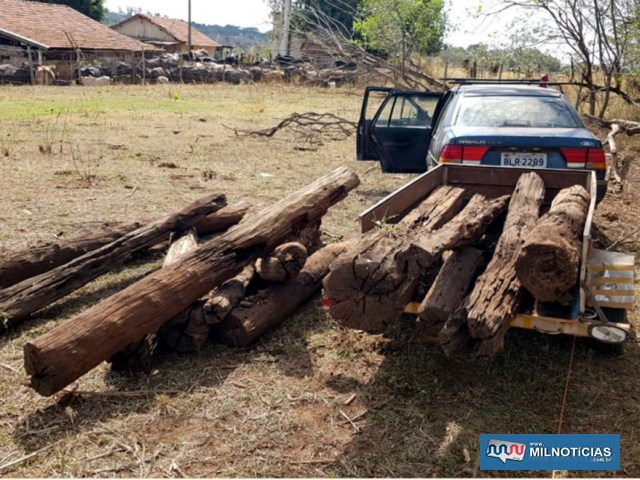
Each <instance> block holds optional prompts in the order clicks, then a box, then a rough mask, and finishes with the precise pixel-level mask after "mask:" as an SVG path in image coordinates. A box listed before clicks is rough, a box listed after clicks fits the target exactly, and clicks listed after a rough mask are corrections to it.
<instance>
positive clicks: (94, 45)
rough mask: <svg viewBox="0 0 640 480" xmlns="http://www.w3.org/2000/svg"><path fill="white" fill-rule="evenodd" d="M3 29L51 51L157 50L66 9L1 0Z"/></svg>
mask: <svg viewBox="0 0 640 480" xmlns="http://www.w3.org/2000/svg"><path fill="white" fill-rule="evenodd" d="M0 29H1V30H5V31H7V33H8V34H11V33H13V34H15V35H17V36H19V37H23V38H25V39H27V40H32V41H34V42H36V43H38V44H40V45H44V46H47V47H49V48H56V49H57V48H65V49H66V48H74V46H73V45H72V43H71V41H70V40H69V38H68V36H67V33H68V34H69V35H70V36H71V38H72V39H73V41H74V42H75V43H76V44H77V46H78V47H79V48H80V49H86V50H120V51H121V50H126V51H136V52H139V51H140V50H143V49H144V50H158V49H157V48H156V47H154V46H152V45H148V44H146V43H142V42H139V41H137V40H134V39H133V38H130V37H127V36H126V35H122V34H120V33H118V32H116V31H114V30H112V29H111V28H109V27H107V26H106V25H103V24H101V23H99V22H96V21H95V20H93V19H91V18H89V17H87V16H85V15H83V14H82V13H80V12H78V11H76V10H74V9H72V8H71V7H68V6H66V5H59V4H49V3H40V2H29V1H25V0H0Z"/></svg>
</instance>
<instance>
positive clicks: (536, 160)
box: [500, 152, 547, 168]
mask: <svg viewBox="0 0 640 480" xmlns="http://www.w3.org/2000/svg"><path fill="white" fill-rule="evenodd" d="M500 165H502V166H503V167H520V168H547V154H546V153H538V152H535V153H534V152H502V155H501V158H500Z"/></svg>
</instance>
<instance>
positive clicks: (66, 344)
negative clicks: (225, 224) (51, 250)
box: [24, 168, 359, 395]
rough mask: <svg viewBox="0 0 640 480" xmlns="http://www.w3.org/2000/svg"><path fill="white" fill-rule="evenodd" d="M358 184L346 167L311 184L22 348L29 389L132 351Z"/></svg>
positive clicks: (60, 381) (47, 391)
mask: <svg viewBox="0 0 640 480" xmlns="http://www.w3.org/2000/svg"><path fill="white" fill-rule="evenodd" d="M358 184H359V180H358V177H357V176H356V174H355V173H353V172H352V171H351V170H349V169H347V168H338V169H336V170H335V171H334V172H332V173H330V174H328V175H326V176H324V177H322V178H320V179H319V180H317V181H315V182H313V183H311V184H310V185H307V186H306V187H304V188H302V189H301V190H299V191H298V192H296V193H293V194H291V195H289V196H288V197H286V198H285V199H283V200H281V201H280V202H278V203H276V204H274V205H273V206H271V207H269V208H266V209H264V210H263V211H261V212H259V213H258V214H256V215H255V216H254V217H253V218H252V219H251V220H250V221H249V220H245V221H243V222H241V223H239V224H238V225H236V226H235V227H232V228H231V229H229V231H228V232H227V233H225V234H223V235H221V236H219V237H217V238H215V239H213V240H211V241H210V242H208V243H205V244H203V245H202V246H200V247H198V249H196V250H194V251H193V252H191V253H190V254H189V255H188V256H187V257H185V258H184V259H182V261H181V262H179V263H177V264H175V265H173V266H171V267H168V268H163V269H161V270H159V271H157V272H155V273H153V274H151V275H149V276H148V277H145V278H144V279H142V280H140V281H138V282H136V283H134V284H133V285H131V286H129V287H127V288H126V289H124V290H122V291H120V292H118V293H116V294H115V295H113V296H111V297H109V298H107V299H105V300H103V301H102V302H100V303H99V304H97V305H95V306H94V307H92V308H90V309H88V310H86V311H84V312H82V313H80V314H79V315H77V316H75V317H74V318H72V319H70V320H68V321H67V322H65V323H63V324H61V325H59V326H57V327H56V328H54V329H53V330H51V331H49V332H47V333H45V334H44V335H41V336H40V337H37V338H35V339H34V340H31V341H29V342H27V344H26V345H25V346H24V356H25V369H26V371H27V373H28V374H29V375H31V386H32V387H33V388H34V389H35V390H36V391H37V392H39V393H40V394H42V395H52V394H54V393H55V392H57V391H59V390H60V389H62V388H64V387H66V386H67V385H69V384H70V383H71V382H73V381H74V380H76V379H77V378H79V377H80V376H81V375H83V374H84V373H86V372H88V371H89V370H91V369H92V368H94V367H95V366H97V365H98V364H100V363H101V362H102V361H104V360H106V359H108V358H110V357H111V356H112V355H113V354H114V353H116V352H118V351H120V350H121V349H122V348H124V347H125V346H127V345H130V344H132V343H135V342H137V341H139V340H141V339H142V338H143V337H144V336H145V335H147V334H150V333H155V332H157V331H158V330H159V329H160V327H162V325H164V324H165V323H166V322H167V321H168V320H170V319H171V318H173V317H175V316H176V315H178V314H179V313H180V312H182V311H184V310H186V309H187V308H188V307H189V306H190V305H191V304H192V303H193V302H194V301H195V300H197V299H198V298H200V297H202V296H203V295H204V294H206V293H207V292H208V291H209V290H211V289H212V288H213V287H215V286H218V285H221V284H222V283H223V282H224V281H226V280H228V279H229V278H231V277H232V276H234V275H236V274H238V272H240V271H241V270H242V269H243V268H244V267H245V266H246V265H248V264H250V263H251V262H254V261H255V260H256V258H258V257H260V256H263V255H265V254H267V253H269V252H270V251H271V250H272V249H273V248H275V247H276V246H277V245H279V244H281V243H282V242H283V241H284V240H285V239H286V238H287V237H288V236H289V235H291V234H292V233H294V232H295V231H297V230H300V229H301V228H303V227H304V226H305V225H307V224H309V223H313V222H317V221H318V220H320V218H322V216H323V215H324V214H325V213H326V212H327V209H328V208H329V207H331V206H332V205H334V204H335V203H337V202H339V201H340V200H342V199H343V198H345V196H346V195H347V193H348V192H349V191H350V190H352V189H353V188H355V187H356V186H357V185H358Z"/></svg>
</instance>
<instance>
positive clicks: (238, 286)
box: [158, 222, 321, 353]
mask: <svg viewBox="0 0 640 480" xmlns="http://www.w3.org/2000/svg"><path fill="white" fill-rule="evenodd" d="M320 223H321V222H314V223H312V224H309V225H307V226H305V227H304V228H302V230H300V231H299V232H296V233H295V235H292V236H291V237H289V238H295V239H297V240H299V241H300V242H302V244H303V245H304V247H303V248H307V246H308V248H313V247H314V246H315V244H316V242H317V241H318V238H319V235H320ZM287 243H290V242H287ZM298 245H299V244H298ZM278 248H279V247H277V248H276V250H277V249H278ZM271 255H273V253H272V254H271ZM283 258H284V257H283ZM258 261H259V260H258ZM258 261H256V263H257V262H258ZM276 261H277V262H278V265H279V266H281V267H282V265H281V264H280V261H279V260H277V259H276ZM282 268H283V269H284V267H282ZM255 272H256V267H255V265H253V264H250V265H247V266H246V267H245V268H244V270H242V271H241V272H240V273H239V274H238V275H236V276H235V277H233V278H231V279H229V280H227V281H226V282H224V283H223V284H222V286H220V287H219V288H214V289H213V290H211V291H210V292H209V293H207V295H205V296H204V297H202V298H201V299H199V300H197V301H196V302H195V303H193V304H192V305H191V306H190V307H189V308H188V309H187V310H186V311H184V312H182V313H181V314H179V315H177V316H176V317H175V318H173V319H171V320H170V321H169V322H167V324H166V325H165V326H163V327H162V328H161V329H160V332H159V334H158V337H159V338H160V340H161V341H162V343H163V345H164V346H167V347H168V348H169V349H171V350H173V351H176V352H179V353H190V352H197V351H200V350H201V349H202V347H203V346H204V344H205V343H206V341H207V339H208V337H209V331H210V329H211V325H214V324H216V323H219V322H221V321H222V320H223V319H224V318H225V317H226V316H227V314H228V313H229V312H230V311H231V309H233V308H234V307H235V306H236V305H237V304H238V302H240V300H242V298H243V297H244V296H245V294H246V290H247V288H248V287H249V284H250V283H252V280H254V277H255ZM296 274H297V273H296ZM284 277H286V270H285V271H284ZM258 283H259V282H258ZM263 283H264V284H266V283H267V282H266V281H263ZM263 288H264V285H263Z"/></svg>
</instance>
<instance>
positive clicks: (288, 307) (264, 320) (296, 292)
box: [212, 242, 348, 347]
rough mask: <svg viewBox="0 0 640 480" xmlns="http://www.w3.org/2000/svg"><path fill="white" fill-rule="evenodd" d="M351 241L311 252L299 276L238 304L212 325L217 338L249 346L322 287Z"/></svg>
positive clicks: (233, 344) (229, 342)
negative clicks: (244, 304)
mask: <svg viewBox="0 0 640 480" xmlns="http://www.w3.org/2000/svg"><path fill="white" fill-rule="evenodd" d="M347 247H348V242H341V243H333V244H330V245H327V246H326V247H323V248H321V249H320V250H318V251H317V252H316V253H314V254H313V255H311V256H310V257H309V259H308V260H307V262H306V264H305V266H304V268H303V269H302V271H301V272H300V274H299V275H298V276H296V277H295V278H293V279H290V280H289V281H287V282H285V283H281V284H278V285H272V286H270V287H268V288H266V289H264V290H261V291H260V292H258V294H256V295H254V296H252V297H249V298H247V299H246V301H247V304H251V305H247V306H237V307H236V308H234V309H233V310H232V311H231V312H230V313H229V314H228V315H227V316H226V317H225V319H224V320H223V321H222V322H221V323H220V324H217V325H215V326H214V327H213V331H212V336H213V338H214V339H216V340H218V341H220V342H222V343H225V344H227V345H232V346H236V347H246V346H248V345H250V344H252V343H253V342H255V341H256V340H257V339H258V338H259V337H260V336H261V335H262V334H264V333H265V332H266V331H267V330H269V329H271V328H273V327H275V326H276V325H278V324H279V323H280V322H282V321H283V320H285V319H286V318H287V317H289V316H290V315H292V314H293V313H294V312H295V311H296V309H297V308H298V307H300V306H301V305H302V304H304V303H305V302H306V301H307V300H308V299H309V298H310V297H311V296H312V295H313V294H314V293H315V292H317V291H318V290H319V289H320V287H321V282H322V278H323V277H324V276H325V275H326V274H327V272H328V271H329V265H331V262H333V261H334V260H335V259H336V258H337V257H338V255H340V254H341V253H343V252H345V251H346V250H347Z"/></svg>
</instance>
